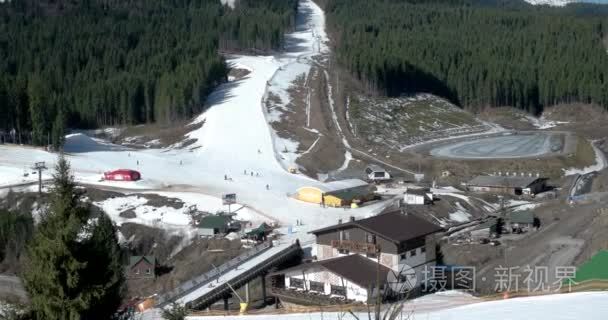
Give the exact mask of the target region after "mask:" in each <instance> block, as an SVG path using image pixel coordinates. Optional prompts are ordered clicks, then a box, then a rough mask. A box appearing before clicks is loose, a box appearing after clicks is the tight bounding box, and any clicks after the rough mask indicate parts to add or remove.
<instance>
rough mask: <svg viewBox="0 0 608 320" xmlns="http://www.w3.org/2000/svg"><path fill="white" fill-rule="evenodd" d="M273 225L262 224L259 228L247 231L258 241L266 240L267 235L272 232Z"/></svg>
mask: <svg viewBox="0 0 608 320" xmlns="http://www.w3.org/2000/svg"><path fill="white" fill-rule="evenodd" d="M272 230H273V229H272V227H271V226H269V225H267V224H266V223H262V224H260V225H259V226H258V227H257V228H255V229H251V231H249V232H247V237H248V238H250V239H255V240H258V241H263V240H266V237H267V236H268V235H269V234H270V233H271V232H272Z"/></svg>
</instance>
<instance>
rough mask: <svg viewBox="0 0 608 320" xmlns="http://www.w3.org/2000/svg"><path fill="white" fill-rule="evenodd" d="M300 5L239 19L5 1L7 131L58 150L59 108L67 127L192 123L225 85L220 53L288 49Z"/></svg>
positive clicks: (0, 33) (142, 6)
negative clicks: (283, 45)
mask: <svg viewBox="0 0 608 320" xmlns="http://www.w3.org/2000/svg"><path fill="white" fill-rule="evenodd" d="M296 5H297V0H240V1H239V3H238V5H237V7H236V8H235V9H234V10H233V9H230V8H228V7H225V6H222V5H221V3H220V1H218V0H180V1H175V0H126V1H107V0H88V1H56V0H38V1H32V0H12V1H8V2H5V3H4V4H3V3H1V2H0V130H4V131H10V130H11V129H13V128H15V129H16V130H17V131H18V132H19V133H21V136H24V137H25V136H28V137H29V136H30V134H31V136H32V137H33V142H34V143H35V144H39V145H42V144H46V143H48V139H49V136H50V135H52V136H53V137H54V138H53V144H54V145H55V147H57V144H59V143H60V142H61V141H60V139H58V133H59V131H61V130H60V127H61V124H60V123H59V122H58V121H59V120H57V117H56V115H57V114H59V113H60V110H59V109H61V111H62V112H63V114H64V117H65V122H64V124H63V125H64V126H65V127H80V128H83V127H89V128H92V127H98V126H113V125H121V124H138V123H142V122H152V121H156V122H161V123H170V122H171V121H173V120H175V119H184V118H191V117H193V116H194V115H195V114H197V113H200V112H201V111H202V110H203V108H204V104H205V100H206V98H207V96H208V95H209V93H210V92H211V90H213V88H214V87H215V86H217V85H218V84H220V83H222V82H223V81H225V80H226V78H227V73H228V66H227V65H226V62H225V61H224V59H223V58H222V56H220V54H219V53H218V51H220V50H223V51H231V52H235V51H245V52H250V51H253V52H256V53H259V52H270V51H273V50H278V49H280V48H281V43H282V41H283V37H282V35H283V34H284V33H285V32H286V31H288V30H291V29H292V28H293V25H294V15H295V12H296ZM126 17H128V19H127V18H126ZM28 140H29V139H28ZM29 142H30V141H24V143H29Z"/></svg>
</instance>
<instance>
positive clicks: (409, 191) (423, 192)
mask: <svg viewBox="0 0 608 320" xmlns="http://www.w3.org/2000/svg"><path fill="white" fill-rule="evenodd" d="M429 193H431V191H429V190H426V189H412V188H407V190H405V194H415V195H419V196H426V195H427V194H429Z"/></svg>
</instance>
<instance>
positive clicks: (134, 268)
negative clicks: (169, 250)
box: [127, 256, 156, 279]
mask: <svg viewBox="0 0 608 320" xmlns="http://www.w3.org/2000/svg"><path fill="white" fill-rule="evenodd" d="M155 269H156V258H155V257H154V256H131V257H130V258H129V266H128V270H127V272H128V273H127V278H129V279H145V278H154V275H155V273H154V270H155Z"/></svg>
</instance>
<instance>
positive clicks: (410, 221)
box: [310, 211, 443, 243]
mask: <svg viewBox="0 0 608 320" xmlns="http://www.w3.org/2000/svg"><path fill="white" fill-rule="evenodd" d="M347 227H359V228H361V229H364V230H366V231H368V232H371V233H374V234H376V235H379V236H381V237H383V238H385V239H388V240H390V241H393V242H396V243H400V242H403V241H407V240H410V239H415V238H418V237H422V236H426V235H429V234H433V233H436V232H439V231H441V230H443V229H442V228H441V227H439V226H437V225H435V224H433V223H430V222H428V221H426V220H424V219H422V218H419V217H417V216H415V215H413V214H403V213H401V212H400V211H392V212H388V213H383V214H379V215H377V216H373V217H370V218H366V219H361V220H355V221H348V222H346V223H341V224H336V225H333V226H329V227H326V228H322V229H318V230H313V231H311V232H310V233H313V234H320V233H325V232H328V231H333V230H337V229H344V228H347Z"/></svg>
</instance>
